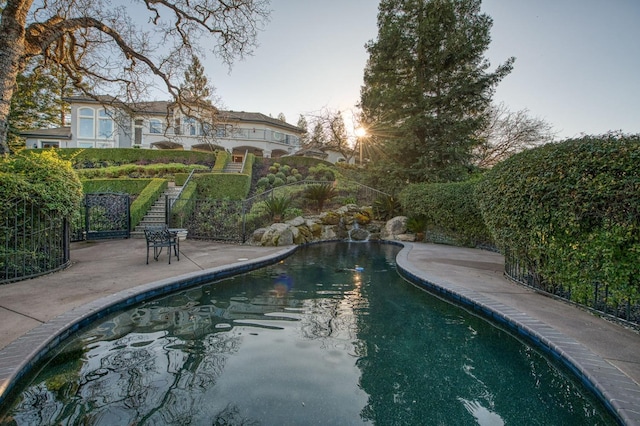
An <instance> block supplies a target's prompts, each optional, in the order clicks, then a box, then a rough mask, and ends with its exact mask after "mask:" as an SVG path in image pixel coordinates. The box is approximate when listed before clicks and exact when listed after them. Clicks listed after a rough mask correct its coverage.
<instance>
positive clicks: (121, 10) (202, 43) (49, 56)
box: [0, 0, 269, 154]
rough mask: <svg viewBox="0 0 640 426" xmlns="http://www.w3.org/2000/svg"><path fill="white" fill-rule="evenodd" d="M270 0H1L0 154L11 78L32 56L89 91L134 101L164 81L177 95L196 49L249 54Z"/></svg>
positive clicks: (224, 55) (227, 55)
mask: <svg viewBox="0 0 640 426" xmlns="http://www.w3.org/2000/svg"><path fill="white" fill-rule="evenodd" d="M268 4H269V1H268V0H232V1H225V0H191V1H188V2H185V1H180V0H177V1H170V0H128V1H115V0H114V1H110V0H4V1H0V8H1V9H2V17H1V19H2V20H1V21H0V154H5V153H7V152H8V145H7V142H6V137H7V130H8V126H7V117H8V115H9V110H10V103H11V98H12V96H13V93H14V91H15V90H16V78H17V76H18V75H19V74H20V73H21V72H22V71H23V70H24V69H25V67H26V66H27V64H28V63H29V62H30V61H31V60H32V59H33V58H36V57H42V58H43V59H44V61H45V63H47V62H48V63H54V64H56V65H58V66H60V67H61V68H62V69H63V70H64V72H65V73H67V75H68V76H69V77H70V78H71V79H72V80H73V82H74V84H75V85H76V87H78V88H79V89H80V90H82V91H84V92H85V93H86V94H88V95H92V96H97V95H100V94H109V95H111V96H112V97H113V98H114V99H118V100H120V101H126V102H135V101H138V100H140V99H145V97H148V96H149V93H150V89H152V88H157V87H158V85H162V86H163V88H164V90H165V91H167V92H168V93H169V94H170V95H171V96H172V97H174V98H175V99H178V100H180V99H181V97H180V89H179V79H180V78H181V77H182V75H183V71H184V67H185V66H186V65H188V64H190V63H191V58H192V56H193V55H194V54H203V53H204V52H205V51H207V50H208V51H210V52H212V53H213V54H215V55H217V56H219V57H220V58H221V59H222V60H223V61H224V62H226V63H228V64H231V62H232V61H233V60H234V59H235V58H238V57H242V56H243V55H245V54H249V53H251V51H252V49H253V48H254V47H255V45H256V44H255V43H256V35H257V32H258V31H259V29H260V26H261V25H262V24H263V23H264V22H266V20H267V19H268V16H269V10H268Z"/></svg>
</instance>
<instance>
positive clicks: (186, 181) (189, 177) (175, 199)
mask: <svg viewBox="0 0 640 426" xmlns="http://www.w3.org/2000/svg"><path fill="white" fill-rule="evenodd" d="M195 171H196V169H192V170H191V173H189V176H188V177H187V180H185V181H184V183H183V184H182V188H180V192H178V195H176V197H175V198H172V199H171V204H170V206H169V207H173V204H174V203H175V202H176V201H178V199H179V198H180V196H181V195H182V191H184V189H185V188H186V187H187V185H188V184H189V181H190V180H191V176H193V173H194V172H195Z"/></svg>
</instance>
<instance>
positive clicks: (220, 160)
mask: <svg viewBox="0 0 640 426" xmlns="http://www.w3.org/2000/svg"><path fill="white" fill-rule="evenodd" d="M229 161H231V154H229V153H228V152H227V151H218V153H217V154H216V164H215V165H214V166H213V170H212V171H213V172H214V173H219V172H222V171H223V170H224V168H225V167H227V164H229Z"/></svg>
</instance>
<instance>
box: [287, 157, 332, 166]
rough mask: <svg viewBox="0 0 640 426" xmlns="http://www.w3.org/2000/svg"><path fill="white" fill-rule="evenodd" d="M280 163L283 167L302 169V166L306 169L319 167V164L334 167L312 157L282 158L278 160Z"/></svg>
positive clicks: (327, 162)
mask: <svg viewBox="0 0 640 426" xmlns="http://www.w3.org/2000/svg"><path fill="white" fill-rule="evenodd" d="M278 162H279V163H280V164H281V165H285V164H286V165H289V166H291V167H296V168H301V166H305V167H306V168H309V167H313V166H317V165H318V164H322V165H325V166H327V167H333V164H331V163H330V162H329V161H324V160H320V159H318V158H312V157H300V156H295V155H292V156H289V157H280V158H278Z"/></svg>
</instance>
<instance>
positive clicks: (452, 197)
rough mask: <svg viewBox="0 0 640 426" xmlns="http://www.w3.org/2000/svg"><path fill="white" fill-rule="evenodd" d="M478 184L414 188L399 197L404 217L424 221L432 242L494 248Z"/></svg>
mask: <svg viewBox="0 0 640 426" xmlns="http://www.w3.org/2000/svg"><path fill="white" fill-rule="evenodd" d="M476 187H477V181H467V182H455V183H435V184H426V183H421V184H412V185H408V186H407V187H406V188H405V189H403V190H402V192H401V193H400V195H399V200H400V203H401V205H402V208H403V210H404V213H405V214H406V215H407V216H409V218H410V219H417V218H420V220H421V221H424V226H425V229H423V231H425V232H426V233H427V237H428V240H431V241H447V242H450V243H454V244H459V245H464V246H477V245H493V243H492V238H491V234H490V233H489V230H488V229H487V227H486V225H485V223H484V221H483V219H482V215H481V213H480V209H479V207H478V204H477V203H476V199H475V191H476Z"/></svg>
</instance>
